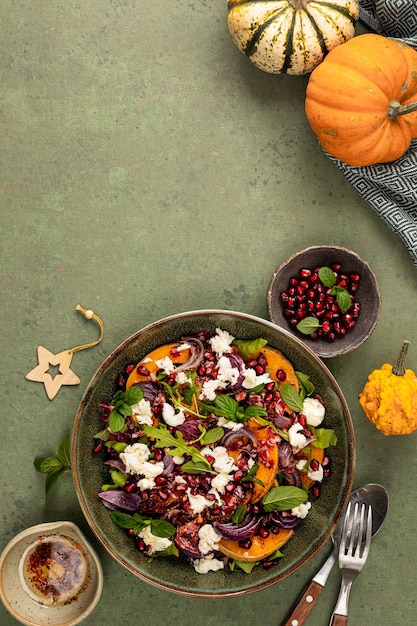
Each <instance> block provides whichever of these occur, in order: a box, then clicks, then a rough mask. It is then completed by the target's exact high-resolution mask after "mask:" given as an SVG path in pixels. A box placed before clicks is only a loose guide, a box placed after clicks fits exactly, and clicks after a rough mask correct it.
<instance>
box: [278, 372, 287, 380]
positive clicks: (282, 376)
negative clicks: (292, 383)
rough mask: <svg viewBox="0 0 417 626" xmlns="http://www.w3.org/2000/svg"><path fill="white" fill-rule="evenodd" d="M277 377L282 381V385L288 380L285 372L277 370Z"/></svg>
mask: <svg viewBox="0 0 417 626" xmlns="http://www.w3.org/2000/svg"><path fill="white" fill-rule="evenodd" d="M276 377H277V378H278V380H279V381H280V383H282V382H284V380H286V378H287V374H286V372H285V371H284V370H277V373H276Z"/></svg>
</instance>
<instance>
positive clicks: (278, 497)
mask: <svg viewBox="0 0 417 626" xmlns="http://www.w3.org/2000/svg"><path fill="white" fill-rule="evenodd" d="M307 498H308V494H307V493H306V492H305V491H304V490H303V489H300V488H299V487H273V489H271V490H270V491H268V493H267V494H266V495H265V496H264V497H263V499H262V504H263V507H264V509H265V511H288V510H289V509H295V508H296V507H297V506H300V504H303V502H305V501H306V500H307Z"/></svg>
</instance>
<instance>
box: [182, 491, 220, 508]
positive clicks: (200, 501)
mask: <svg viewBox="0 0 417 626" xmlns="http://www.w3.org/2000/svg"><path fill="white" fill-rule="evenodd" d="M187 496H188V502H189V503H190V507H191V509H192V512H193V513H201V512H202V511H204V509H207V508H208V507H209V506H213V504H214V503H215V500H208V499H207V498H205V497H204V496H202V495H200V494H197V495H195V496H194V495H193V494H192V493H191V489H187Z"/></svg>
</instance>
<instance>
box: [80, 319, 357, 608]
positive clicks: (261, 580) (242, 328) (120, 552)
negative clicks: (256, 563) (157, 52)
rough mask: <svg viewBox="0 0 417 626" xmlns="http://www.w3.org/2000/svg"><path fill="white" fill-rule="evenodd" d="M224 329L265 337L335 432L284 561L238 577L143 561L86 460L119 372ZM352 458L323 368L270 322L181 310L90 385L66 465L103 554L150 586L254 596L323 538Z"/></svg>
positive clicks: (100, 476)
mask: <svg viewBox="0 0 417 626" xmlns="http://www.w3.org/2000/svg"><path fill="white" fill-rule="evenodd" d="M216 328H221V329H223V330H227V331H228V332H229V333H231V334H232V335H233V336H234V337H237V338H246V339H248V338H257V337H262V338H264V339H265V340H266V341H267V342H268V343H269V344H270V345H271V346H273V347H275V348H278V349H280V350H281V351H282V352H283V353H284V354H285V355H286V356H287V358H289V359H290V360H291V361H292V363H293V364H294V366H295V369H296V370H300V371H302V372H304V373H306V374H307V375H308V376H310V378H311V380H312V381H313V383H314V385H315V386H316V390H317V392H318V393H319V394H321V396H322V398H323V401H324V404H325V405H326V407H327V408H326V425H327V427H329V428H333V429H334V430H335V432H336V434H337V437H338V441H337V445H336V446H334V447H332V448H331V449H330V450H329V452H330V456H331V462H332V473H331V477H330V478H328V479H326V483H325V485H323V489H322V496H321V497H320V498H319V499H318V500H317V501H316V503H315V504H314V507H313V508H312V510H311V511H310V513H309V515H308V521H306V523H305V524H303V525H301V526H300V527H299V528H298V529H297V531H296V533H295V536H294V537H293V538H292V539H291V540H290V541H289V543H288V544H287V545H286V546H285V557H283V558H282V559H280V560H279V562H278V563H277V565H275V566H274V567H273V568H271V569H269V570H267V569H263V568H260V567H259V568H256V569H254V570H253V571H252V573H251V574H250V575H247V574H245V573H244V572H238V571H234V572H230V571H227V570H226V569H225V570H220V571H218V572H209V573H208V574H199V573H197V572H195V571H194V569H193V568H192V567H191V566H190V565H188V564H187V563H185V562H182V560H181V559H179V558H178V559H176V558H167V559H164V558H157V559H154V560H153V561H149V559H148V558H146V557H145V556H144V555H143V554H142V553H140V552H139V551H138V550H137V548H136V547H135V542H134V541H133V540H132V539H131V538H130V537H129V536H128V535H127V533H126V532H125V531H124V530H123V529H121V528H120V527H118V526H117V525H116V524H115V523H114V522H113V521H112V520H111V518H110V516H109V512H108V510H107V509H106V508H105V507H104V506H103V505H102V503H101V501H100V499H99V498H98V497H97V493H98V492H99V491H100V490H101V485H102V484H103V483H104V482H106V480H107V474H108V472H107V469H106V468H105V467H104V466H103V462H102V459H101V457H100V455H93V454H92V453H91V452H92V448H93V445H94V443H93V437H94V435H95V434H96V433H97V432H98V431H99V430H101V429H102V422H101V421H100V415H101V409H100V408H99V403H100V402H108V401H109V398H110V399H111V398H112V396H113V394H114V392H115V391H116V389H117V379H118V377H119V375H120V374H121V373H123V372H124V371H125V368H126V367H127V366H128V365H130V364H132V363H137V362H138V361H139V360H140V359H141V358H143V357H144V356H145V355H146V354H147V353H149V352H150V351H151V350H153V349H155V348H156V347H158V346H160V345H162V344H164V343H168V342H174V341H180V340H181V338H182V337H184V336H187V335H189V334H193V333H197V332H199V331H201V330H203V329H206V330H215V329H216ZM354 457H355V442H354V432H353V426H352V421H351V416H350V413H349V409H348V407H347V404H346V401H345V399H344V397H343V395H342V392H341V390H340V388H339V386H338V384H337V382H336V380H335V379H334V378H333V376H332V374H331V373H330V372H329V370H328V369H327V367H326V366H325V365H324V363H323V362H322V361H321V360H320V359H319V358H318V357H317V356H316V355H315V354H314V352H312V351H311V350H309V349H308V348H307V347H306V346H305V345H304V344H303V343H302V342H301V341H299V340H298V339H296V338H294V336H293V335H292V334H291V333H289V332H288V331H286V330H284V329H282V328H279V327H277V326H276V325H275V324H273V323H271V322H269V321H266V320H262V319H259V318H257V317H253V316H250V315H246V314H244V313H237V312H232V311H219V310H204V311H193V312H186V313H181V314H178V315H174V316H172V317H168V318H165V319H162V320H160V321H157V322H155V323H153V324H151V325H149V326H147V327H146V328H143V329H142V330H140V331H139V332H137V333H136V334H134V335H133V336H131V337H129V338H128V339H127V340H126V341H125V342H124V343H122V344H121V345H120V346H119V347H118V348H116V349H115V350H114V352H112V354H110V356H109V357H108V358H107V359H106V360H105V361H104V363H103V364H102V365H101V367H100V368H99V369H98V371H97V372H96V374H95V375H94V377H93V379H92V380H91V382H90V384H89V386H88V388H87V390H86V392H85V395H84V397H83V399H82V402H81V404H80V407H79V409H78V412H77V415H76V418H75V424H74V430H73V441H72V467H73V475H74V479H75V486H76V491H77V495H78V498H79V502H80V505H81V508H82V510H83V512H84V514H85V516H86V519H87V521H88V523H89V524H90V526H91V528H92V530H93V532H94V533H95V534H96V536H97V537H98V539H99V540H100V541H101V543H102V544H103V546H104V547H105V548H106V550H108V552H109V553H110V554H111V555H112V556H113V557H114V558H115V559H116V561H118V562H119V563H120V564H122V565H123V566H124V567H126V568H127V569H128V570H129V571H130V572H132V573H133V574H135V575H136V576H138V577H139V578H141V579H143V580H145V581H147V582H148V583H151V584H153V585H155V586H156V587H159V588H162V589H165V590H168V591H171V592H174V593H178V594H183V595H188V596H194V597H226V596H236V595H240V594H245V593H249V592H253V591H257V590H260V589H263V588H265V587H268V586H269V585H272V584H274V583H276V582H278V581H280V580H282V579H284V578H285V577H287V576H289V575H290V574H293V573H294V572H295V571H296V570H298V569H299V568H300V567H302V566H303V565H304V564H305V563H306V562H307V561H308V560H309V559H310V558H311V557H312V556H313V555H314V554H316V553H317V551H318V550H319V549H320V548H321V546H323V544H324V543H325V542H326V541H327V540H328V539H329V537H330V534H331V532H332V530H333V527H334V525H335V524H336V522H337V520H338V519H339V517H340V515H341V513H342V510H343V508H344V506H345V504H346V502H347V500H348V498H349V493H350V490H351V485H352V480H353V467H354Z"/></svg>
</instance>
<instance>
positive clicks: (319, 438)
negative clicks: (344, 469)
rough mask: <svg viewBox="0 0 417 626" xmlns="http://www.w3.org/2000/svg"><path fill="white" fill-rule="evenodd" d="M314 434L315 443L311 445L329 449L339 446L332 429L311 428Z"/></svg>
mask: <svg viewBox="0 0 417 626" xmlns="http://www.w3.org/2000/svg"><path fill="white" fill-rule="evenodd" d="M309 428H310V430H311V432H312V434H313V435H314V437H316V439H315V441H313V442H312V444H311V445H314V446H315V447H316V448H323V449H326V448H329V447H330V446H335V445H336V444H337V435H336V433H335V432H334V430H332V429H331V428H314V427H312V426H309Z"/></svg>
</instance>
